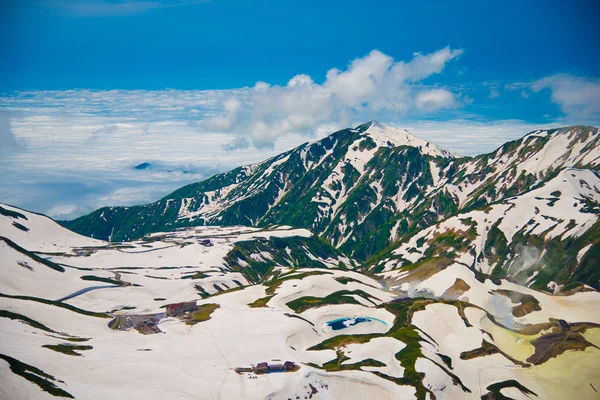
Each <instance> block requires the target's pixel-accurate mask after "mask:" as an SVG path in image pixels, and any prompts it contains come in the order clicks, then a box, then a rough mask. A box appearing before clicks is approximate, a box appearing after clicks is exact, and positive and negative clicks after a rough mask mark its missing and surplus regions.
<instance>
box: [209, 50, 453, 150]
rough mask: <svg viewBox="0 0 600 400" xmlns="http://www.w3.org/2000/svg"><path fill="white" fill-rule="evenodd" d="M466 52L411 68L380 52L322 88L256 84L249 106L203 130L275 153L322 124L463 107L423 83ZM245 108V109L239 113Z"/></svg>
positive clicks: (418, 61)
mask: <svg viewBox="0 0 600 400" xmlns="http://www.w3.org/2000/svg"><path fill="white" fill-rule="evenodd" d="M461 53H462V50H456V49H454V50H453V49H450V47H446V48H443V49H441V50H438V51H436V52H434V53H431V54H426V55H423V54H420V53H415V55H414V57H413V59H412V60H411V61H409V62H403V61H398V62H395V61H394V60H393V58H392V57H390V56H388V55H386V54H383V53H382V52H380V51H378V50H373V51H371V52H370V53H369V54H368V55H366V56H364V57H362V58H357V59H355V60H354V61H352V62H351V63H350V65H349V66H348V68H347V69H346V70H344V71H341V70H339V69H336V68H333V69H330V70H329V71H328V72H327V74H326V77H325V81H324V82H323V83H322V84H318V83H315V82H314V80H313V79H312V78H311V77H310V76H308V75H304V74H300V75H296V76H294V77H292V79H290V80H289V81H288V83H287V84H286V85H285V86H279V85H269V84H268V83H265V82H258V83H257V84H256V85H255V87H254V88H253V90H252V91H251V92H250V93H249V98H248V101H247V102H245V103H236V107H227V104H226V105H225V106H226V107H225V109H224V113H223V114H222V115H219V116H215V117H213V118H210V119H208V120H207V121H206V123H205V127H206V128H210V129H214V130H217V129H219V130H221V131H226V132H234V133H236V134H237V135H238V136H240V135H248V136H249V137H250V139H251V141H252V143H253V144H254V145H255V146H257V147H272V146H273V143H274V141H275V140H276V138H277V137H279V136H280V135H283V134H285V133H289V132H304V131H310V130H313V129H315V128H316V127H317V126H319V125H320V124H323V123H332V122H338V123H340V125H346V124H347V122H349V121H350V120H351V119H352V116H353V115H355V114H356V113H357V112H361V111H363V112H364V111H366V112H382V111H385V112H394V113H402V114H409V113H411V112H413V113H422V112H435V111H438V110H440V109H446V108H455V107H457V106H458V105H459V102H458V101H457V99H456V96H455V95H454V94H453V93H452V92H450V91H449V90H448V89H443V88H428V87H426V86H425V85H424V84H423V83H422V81H423V80H424V79H425V78H428V77H430V76H431V75H433V74H437V73H440V72H442V70H443V69H444V67H445V65H446V64H447V63H448V62H449V61H450V60H452V59H455V58H457V57H458V56H460V54H461ZM238 105H241V107H238Z"/></svg>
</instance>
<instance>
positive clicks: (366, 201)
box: [64, 122, 600, 261]
mask: <svg viewBox="0 0 600 400" xmlns="http://www.w3.org/2000/svg"><path fill="white" fill-rule="evenodd" d="M599 140H600V135H599V133H598V129H597V128H592V127H582V126H575V127H567V128H561V129H554V130H548V131H535V132H532V133H530V134H528V135H526V136H524V137H523V138H521V139H519V140H516V141H513V142H509V143H506V144H505V145H503V146H501V147H500V148H499V149H497V150H496V151H494V152H492V153H489V154H483V155H480V156H477V157H474V158H471V157H462V158H460V157H457V156H455V155H454V154H452V153H449V152H447V151H445V150H442V149H440V148H438V147H437V146H434V145H432V144H430V143H427V142H425V141H423V140H421V139H418V138H416V137H414V136H412V135H410V134H409V133H408V132H406V131H403V130H399V129H395V128H391V127H389V126H386V125H383V124H380V123H375V122H371V123H367V124H363V125H360V126H358V127H357V128H356V129H346V130H342V131H339V132H336V133H334V134H332V135H330V136H328V137H326V138H324V139H322V140H320V141H317V142H314V143H311V144H304V145H302V146H299V147H298V148H296V149H293V150H290V151H288V152H286V153H283V154H281V155H279V156H276V157H274V158H271V159H269V160H267V161H265V162H263V163H259V164H256V165H251V166H245V167H240V168H237V169H235V170H233V171H230V172H228V173H225V174H220V175H215V176H214V177H212V178H210V179H208V180H206V181H203V182H200V183H196V184H192V185H188V186H185V187H183V188H181V189H179V190H177V191H175V192H173V193H171V194H170V195H168V196H166V197H165V198H163V199H161V200H159V201H157V202H155V203H152V204H149V205H144V206H134V207H105V208H102V209H99V210H97V211H95V212H93V213H91V214H89V215H87V216H83V217H81V218H78V219H76V220H73V221H67V222H64V225H65V226H66V227H68V228H69V229H72V230H74V231H76V232H79V233H81V234H84V235H87V236H92V237H96V238H101V239H105V240H128V239H132V238H139V237H141V236H143V235H144V234H146V233H149V232H156V231H161V230H172V229H174V228H177V227H185V226H196V225H232V224H236V225H246V226H269V225H273V224H275V225H277V224H286V225H291V226H296V227H303V228H307V229H310V230H311V231H313V232H315V233H317V234H318V235H320V236H321V237H322V238H323V239H325V240H326V241H328V242H329V243H330V244H332V245H334V246H336V247H338V248H339V249H341V250H342V251H344V252H345V253H346V254H348V255H350V256H352V257H354V258H356V259H358V260H362V261H365V260H368V259H370V258H372V257H373V256H375V255H377V254H378V253H380V252H381V251H383V250H385V249H386V248H388V247H389V246H390V245H394V242H395V241H398V240H400V241H402V240H404V239H405V238H407V237H410V236H411V235H413V234H414V233H415V232H418V231H420V230H422V229H426V228H428V227H430V226H432V225H434V224H436V223H438V222H439V221H442V220H444V219H446V218H449V217H451V216H454V215H457V214H459V213H461V212H468V211H470V210H476V209H480V208H482V207H484V206H486V205H488V204H492V203H497V202H501V201H503V200H504V199H507V198H510V197H512V196H516V195H520V194H523V193H526V192H528V191H530V190H532V189H534V188H536V187H539V186H540V185H542V184H544V183H545V182H547V181H549V180H551V179H552V178H553V177H555V176H556V175H557V174H558V173H560V171H562V170H564V169H565V168H578V169H590V170H598V168H599V165H600V147H599V146H598V144H599Z"/></svg>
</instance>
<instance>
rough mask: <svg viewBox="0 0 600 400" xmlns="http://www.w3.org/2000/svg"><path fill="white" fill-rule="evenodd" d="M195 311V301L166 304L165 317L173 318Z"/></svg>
mask: <svg viewBox="0 0 600 400" xmlns="http://www.w3.org/2000/svg"><path fill="white" fill-rule="evenodd" d="M197 309H198V305H197V304H196V302H195V301H188V302H184V303H173V304H167V316H169V317H175V316H177V315H181V314H183V313H186V312H188V311H196V310H197Z"/></svg>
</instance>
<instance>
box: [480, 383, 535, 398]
mask: <svg viewBox="0 0 600 400" xmlns="http://www.w3.org/2000/svg"><path fill="white" fill-rule="evenodd" d="M510 387H514V388H517V389H519V390H520V391H521V393H523V394H524V395H525V396H527V397H529V395H530V394H532V395H534V396H537V394H536V393H535V392H533V391H531V390H529V389H528V388H526V387H525V386H523V385H521V384H520V383H519V382H518V381H516V380H514V379H511V380H508V381H502V382H497V383H493V384H491V385H489V386H488V387H487V390H489V392H488V393H486V394H484V395H483V396H481V399H482V400H511V398H510V397H506V396H505V395H503V394H502V392H500V391H501V390H502V389H505V388H510Z"/></svg>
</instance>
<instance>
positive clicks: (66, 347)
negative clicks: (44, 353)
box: [42, 343, 93, 356]
mask: <svg viewBox="0 0 600 400" xmlns="http://www.w3.org/2000/svg"><path fill="white" fill-rule="evenodd" d="M42 347H44V348H46V349H50V350H54V351H56V352H57V353H63V354H66V355H68V356H81V353H78V352H77V351H84V350H92V349H93V347H92V346H87V345H76V344H69V343H64V344H45V345H43V346H42Z"/></svg>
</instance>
